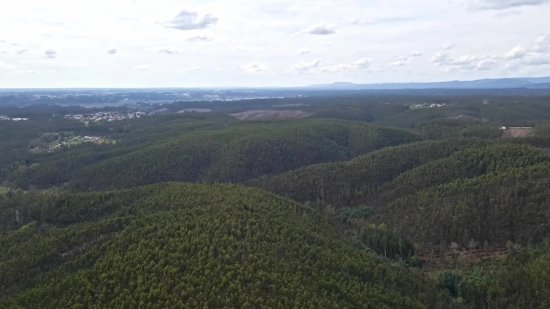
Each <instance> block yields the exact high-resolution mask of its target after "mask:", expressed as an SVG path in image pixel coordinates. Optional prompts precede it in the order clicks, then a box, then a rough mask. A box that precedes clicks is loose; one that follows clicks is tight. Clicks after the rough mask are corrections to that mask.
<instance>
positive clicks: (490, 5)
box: [471, 0, 550, 10]
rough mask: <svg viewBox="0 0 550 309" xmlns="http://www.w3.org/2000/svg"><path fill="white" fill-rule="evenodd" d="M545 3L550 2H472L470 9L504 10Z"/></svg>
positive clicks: (529, 0) (534, 0)
mask: <svg viewBox="0 0 550 309" xmlns="http://www.w3.org/2000/svg"><path fill="white" fill-rule="evenodd" d="M547 3H550V0H473V1H471V7H472V8H473V9H478V10H505V9H511V8H517V7H522V6H537V5H543V4H547Z"/></svg>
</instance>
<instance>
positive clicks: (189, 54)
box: [0, 0, 550, 88]
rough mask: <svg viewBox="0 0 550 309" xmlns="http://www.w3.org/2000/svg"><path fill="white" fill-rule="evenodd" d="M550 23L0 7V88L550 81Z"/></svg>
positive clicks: (72, 5)
mask: <svg viewBox="0 0 550 309" xmlns="http://www.w3.org/2000/svg"><path fill="white" fill-rule="evenodd" d="M8 3H9V4H8ZM548 16H550V0H524V1H521V0H416V1H411V0H383V1H382V0H337V1H336V0H299V1H296V0H280V1H266V0H223V1H222V0H195V1H193V0H189V1H184V0H93V1H89V0H79V1H74V0H49V1H44V0H17V1H9V2H7V1H6V4H3V6H2V9H1V10H0V88H42V87H44V88H56V87H57V88H65V87H110V88H116V87H287V86H305V85H310V84H320V83H332V82H355V83H386V82H428V81H446V80H473V79H481V78H504V77H537V76H550V21H549V18H548Z"/></svg>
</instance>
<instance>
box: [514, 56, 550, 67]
mask: <svg viewBox="0 0 550 309" xmlns="http://www.w3.org/2000/svg"><path fill="white" fill-rule="evenodd" d="M521 64H524V65H546V64H550V55H543V54H528V55H527V57H525V58H524V59H523V60H522V61H521Z"/></svg>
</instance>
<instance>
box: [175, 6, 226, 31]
mask: <svg viewBox="0 0 550 309" xmlns="http://www.w3.org/2000/svg"><path fill="white" fill-rule="evenodd" d="M217 22H218V18H217V17H215V16H212V15H211V14H206V15H204V16H199V14H198V13H197V12H191V11H185V10H183V11H181V12H180V13H179V14H178V15H177V16H176V17H174V19H173V20H172V21H170V22H167V23H165V26H166V27H167V28H173V29H178V30H196V29H204V28H206V27H208V26H210V25H214V24H216V23H217Z"/></svg>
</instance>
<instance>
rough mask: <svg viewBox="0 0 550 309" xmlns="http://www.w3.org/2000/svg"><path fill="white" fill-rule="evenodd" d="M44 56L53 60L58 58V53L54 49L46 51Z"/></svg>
mask: <svg viewBox="0 0 550 309" xmlns="http://www.w3.org/2000/svg"><path fill="white" fill-rule="evenodd" d="M44 55H45V56H46V58H50V59H53V58H55V57H57V52H56V51H55V50H53V49H46V51H44Z"/></svg>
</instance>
